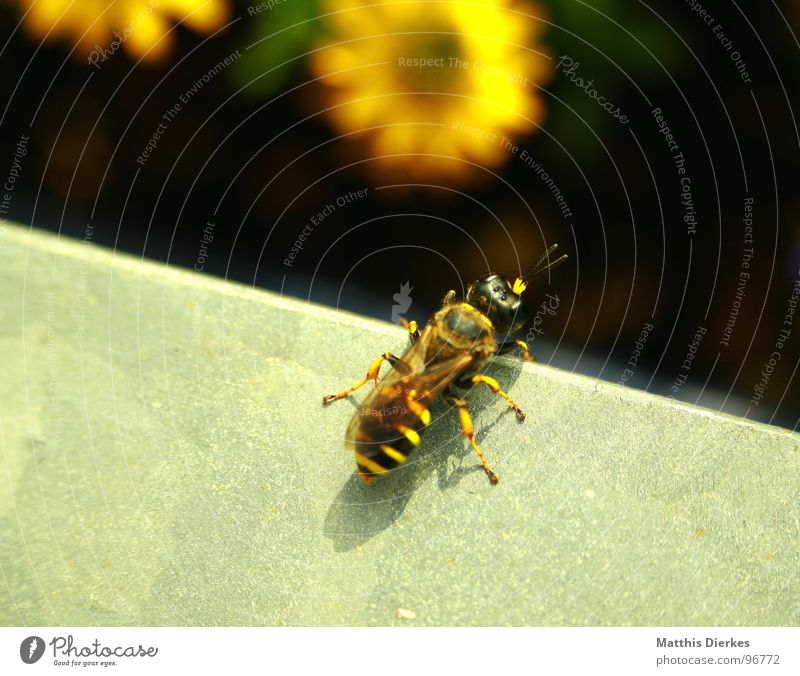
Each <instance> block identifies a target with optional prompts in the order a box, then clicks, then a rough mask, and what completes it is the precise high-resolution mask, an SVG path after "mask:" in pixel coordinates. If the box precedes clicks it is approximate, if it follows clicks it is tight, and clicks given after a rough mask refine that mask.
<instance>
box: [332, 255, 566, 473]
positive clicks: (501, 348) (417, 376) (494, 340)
mask: <svg viewBox="0 0 800 676" xmlns="http://www.w3.org/2000/svg"><path fill="white" fill-rule="evenodd" d="M557 247H558V245H557V244H554V245H553V246H551V247H550V248H548V249H547V250H546V251H545V252H544V253H543V254H542V255H541V257H540V258H539V260H537V261H536V263H534V264H533V265H532V266H531V267H530V268H529V269H528V270H527V271H526V272H525V274H523V275H522V276H520V277H517V278H516V279H515V280H514V283H513V284H512V283H511V282H509V281H508V279H507V278H506V277H505V276H503V275H499V274H494V273H491V274H489V275H487V276H486V277H483V278H482V279H479V280H477V281H475V282H473V283H472V284H470V285H469V286H468V287H467V293H466V297H465V298H464V300H463V301H461V302H459V301H458V300H457V299H456V292H455V291H453V290H450V291H448V292H447V294H446V295H445V297H444V299H443V301H442V307H441V309H439V310H438V311H437V312H435V313H434V314H433V316H432V317H431V319H430V321H429V322H428V323H427V324H426V326H425V328H424V330H423V331H422V333H420V331H419V328H418V326H417V323H416V322H414V321H411V322H406V321H405V320H403V323H404V324H405V326H406V328H407V330H408V334H409V340H410V343H411V344H410V346H409V348H408V350H407V351H406V353H405V354H404V355H403V356H402V357H396V356H395V355H393V354H391V353H390V352H385V353H384V354H382V355H381V356H380V357H378V358H377V359H375V361H373V362H372V364H371V365H370V367H369V369H368V370H367V374H366V375H365V376H364V377H363V378H362V379H361V380H359V381H358V382H357V383H356V384H355V385H353V386H352V387H350V388H349V389H347V390H344V391H343V392H340V393H339V394H332V395H328V396H326V397H324V398H323V399H322V403H323V404H330V403H331V402H333V401H336V400H337V399H342V398H344V397H346V396H348V395H350V394H351V393H352V392H355V391H356V390H357V389H359V388H360V387H362V386H363V385H366V384H367V383H368V382H370V381H372V382H373V383H375V389H374V390H373V391H372V392H371V393H370V394H369V396H368V397H367V398H366V399H365V401H364V403H363V404H362V405H361V406H360V407H359V408H358V409H357V410H356V413H355V414H354V415H353V418H352V420H351V421H350V425H349V426H348V428H347V433H346V434H345V446H346V447H347V448H348V449H350V450H351V451H352V452H353V454H354V455H355V461H356V466H357V468H358V475H359V477H360V478H361V480H362V481H364V482H365V483H368V484H369V483H372V482H373V481H374V480H375V478H376V477H379V476H386V475H387V474H389V472H391V471H392V470H394V469H396V468H397V467H399V466H400V465H402V464H403V463H405V462H406V461H407V460H408V458H409V456H410V455H411V453H412V452H413V451H414V449H415V448H416V447H417V446H419V444H420V440H421V438H420V434H421V433H422V432H423V431H424V429H425V427H427V426H428V425H429V424H430V422H431V413H430V409H431V406H432V405H433V403H434V402H435V401H436V400H437V399H439V398H442V399H443V400H444V401H445V402H447V403H448V404H449V405H450V406H451V407H453V408H455V409H456V410H457V411H458V416H459V421H460V424H461V432H462V435H463V436H464V437H465V438H467V439H468V440H469V443H470V445H471V446H472V448H473V449H474V451H475V453H476V454H477V455H478V458H479V459H480V462H481V465H482V466H483V470H484V471H485V472H486V475H487V476H488V477H489V480H490V481H491V482H492V484H496V483H497V481H498V477H497V475H496V474H495V473H494V472H493V471H492V469H491V468H490V467H489V463H488V462H487V461H486V457H485V456H484V454H483V452H482V451H481V449H480V447H479V446H478V444H477V443H476V441H475V433H474V430H473V424H472V418H471V416H470V414H469V411H468V410H467V402H466V401H465V400H464V398H463V397H461V396H459V395H458V394H457V393H456V392H454V391H453V388H454V387H455V388H458V389H462V390H463V389H466V388H469V387H472V386H475V385H485V386H487V387H488V388H489V389H490V390H491V391H492V392H493V393H494V394H496V395H497V396H499V397H502V398H503V399H505V401H506V402H507V403H508V405H509V406H510V407H511V408H512V409H513V410H514V412H515V413H516V415H517V418H518V419H519V421H520V422H522V421H523V420H525V414H524V413H523V412H522V409H520V407H519V406H518V405H517V404H516V402H515V401H514V400H513V399H511V397H509V396H508V394H507V393H506V392H504V391H503V390H502V389H501V388H500V384H499V383H498V382H497V380H495V379H494V378H492V377H490V376H487V375H484V374H482V373H481V371H482V370H483V368H484V367H485V366H486V364H487V363H488V362H489V361H490V360H491V359H492V357H493V356H495V355H502V354H507V353H509V352H511V351H512V350H514V349H519V350H520V355H521V357H522V358H523V359H524V360H527V361H535V359H534V357H532V356H531V355H530V354H529V352H528V346H527V345H526V344H525V342H524V341H522V340H514V339H511V338H509V336H511V335H513V334H515V333H517V332H518V331H519V330H520V329H522V327H523V326H524V325H525V323H526V322H527V320H528V311H527V308H526V305H525V301H524V300H523V299H522V294H523V292H524V291H525V289H526V287H527V286H528V284H529V283H530V281H531V280H532V279H533V278H534V277H536V276H537V275H539V274H541V273H543V272H545V271H546V270H549V269H552V268H554V267H555V266H556V265H558V264H559V263H561V262H562V261H564V260H565V259H566V258H567V256H566V254H565V255H563V256H561V257H560V258H558V259H555V260H551V259H550V255H551V254H552V253H553V252H554V251H555V249H556V248H557ZM384 361H386V362H388V363H389V364H390V366H391V370H390V371H388V372H387V373H386V375H385V376H383V378H381V379H380V381H379V380H378V375H379V371H380V368H381V366H382V365H383V362H384Z"/></svg>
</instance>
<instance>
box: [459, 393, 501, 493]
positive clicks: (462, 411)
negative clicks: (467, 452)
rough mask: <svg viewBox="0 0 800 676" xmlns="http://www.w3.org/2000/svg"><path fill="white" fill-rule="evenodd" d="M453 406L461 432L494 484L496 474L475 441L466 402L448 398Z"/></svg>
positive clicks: (496, 479) (496, 478)
mask: <svg viewBox="0 0 800 676" xmlns="http://www.w3.org/2000/svg"><path fill="white" fill-rule="evenodd" d="M450 403H452V404H453V405H454V406H457V407H458V418H459V421H460V422H461V433H462V434H463V435H464V436H465V437H466V438H467V439H469V443H470V445H471V446H472V448H473V450H474V451H475V452H476V453H477V454H478V459H479V460H480V461H481V465H483V471H484V472H486V476H488V477H489V481H491V482H492V483H493V484H496V483H497V482H498V481H499V479H498V477H497V475H496V474H495V473H494V472H493V471H492V468H491V467H489V463H488V462H486V458H485V457H484V455H483V451H481V449H480V447H479V446H478V444H477V442H476V441H475V432H474V431H473V429H472V418H471V417H470V415H469V411H468V410H467V402H466V401H464V400H463V399H452V400H450Z"/></svg>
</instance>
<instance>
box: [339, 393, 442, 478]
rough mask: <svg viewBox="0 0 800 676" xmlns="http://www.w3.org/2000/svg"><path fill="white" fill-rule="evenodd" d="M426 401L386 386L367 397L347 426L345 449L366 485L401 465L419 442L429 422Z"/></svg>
mask: <svg viewBox="0 0 800 676" xmlns="http://www.w3.org/2000/svg"><path fill="white" fill-rule="evenodd" d="M430 403H431V402H430V400H429V399H428V398H427V397H423V396H420V395H418V394H417V393H416V392H414V391H413V390H411V391H409V392H403V391H402V389H399V388H396V387H387V388H384V389H383V390H381V391H380V392H378V393H376V394H375V395H373V396H371V397H368V399H367V401H366V402H365V404H364V406H363V407H362V408H360V409H359V411H358V412H357V413H356V415H355V416H354V417H353V420H352V422H351V423H350V428H349V429H348V433H347V442H348V444H347V445H348V447H349V448H350V449H351V450H352V451H353V453H354V454H355V460H356V465H357V466H358V472H359V476H360V477H361V479H362V480H363V481H365V482H367V483H371V482H372V481H374V479H375V477H376V476H385V475H386V474H388V473H389V472H390V471H391V470H393V469H395V468H397V467H399V466H400V465H402V464H403V463H404V462H405V461H406V460H407V459H408V457H409V456H410V455H411V453H413V451H414V449H415V448H416V447H417V446H418V445H419V443H420V433H421V432H422V430H423V429H424V428H425V426H426V425H428V424H429V423H430V420H431V414H430V410H429V406H430Z"/></svg>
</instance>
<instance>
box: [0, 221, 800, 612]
mask: <svg viewBox="0 0 800 676" xmlns="http://www.w3.org/2000/svg"><path fill="white" fill-rule="evenodd" d="M0 257H2V264H1V265H0V288H2V289H3V296H2V300H0V354H2V355H3V377H2V379H0V397H2V399H1V400H2V402H3V405H2V408H1V409H0V449H2V456H3V457H2V461H1V462H0V541H2V543H3V546H2V549H0V569H1V572H2V581H1V582H0V622H1V623H2V624H6V625H7V624H28V625H51V624H63V625H126V624H145V625H149V624H158V625H182V624H206V625H212V624H213V625H217V624H223V625H224V624H246V625H282V624H346V625H387V624H406V625H409V624H410V625H413V624H420V625H496V624H499V625H506V624H531V625H583V624H589V625H628V624H631V625H797V624H798V623H800V566H798V561H800V544H799V543H800V507H798V506H799V505H800V436H798V435H796V434H792V433H791V432H788V431H784V430H781V429H777V428H771V427H767V426H764V425H760V424H757V423H752V422H749V421H743V420H739V419H737V418H733V417H730V416H727V415H721V414H718V413H715V412H712V411H708V410H705V409H700V408H696V407H692V406H688V405H685V404H680V403H677V402H673V401H670V400H667V399H663V398H660V397H656V396H652V395H649V394H645V393H642V392H638V391H633V390H628V389H625V388H621V387H618V386H616V385H611V384H607V383H602V382H598V381H595V380H592V379H588V378H584V377H581V376H576V375H572V374H569V373H564V372H561V371H557V370H555V369H551V368H547V367H543V366H539V365H524V367H523V366H522V365H521V364H519V363H517V362H515V361H504V363H502V364H501V363H499V362H498V363H497V364H495V367H494V369H493V371H492V373H493V375H495V377H497V378H498V379H499V380H500V381H501V382H502V383H503V384H504V385H505V386H508V388H509V389H510V391H511V392H512V394H513V396H514V398H515V399H516V400H517V401H518V402H519V403H520V405H521V406H522V407H523V409H525V410H526V412H527V413H528V420H527V421H526V422H525V423H524V424H519V423H518V422H517V421H516V419H515V417H514V415H513V414H512V413H511V412H510V411H508V410H507V408H506V407H505V405H504V404H503V402H502V401H497V400H495V399H494V398H493V397H491V396H490V395H488V394H480V395H478V396H473V397H472V401H473V403H472V404H471V407H472V409H473V410H474V411H475V419H476V428H477V429H478V440H479V442H480V443H481V444H482V446H483V448H484V450H485V451H486V453H487V455H488V457H489V458H490V462H491V463H492V465H493V467H494V469H495V470H496V471H497V473H498V474H499V475H500V478H501V481H500V483H499V485H497V486H496V487H492V486H491V485H490V484H489V482H488V481H487V479H486V477H485V476H484V474H483V472H482V471H481V469H480V466H479V465H478V464H477V463H476V461H475V458H474V456H473V454H472V452H471V451H470V450H469V447H468V445H467V444H466V443H465V442H464V441H463V440H461V439H459V437H458V425H457V421H456V420H455V419H454V417H453V416H452V415H451V414H447V412H446V411H445V410H443V409H442V410H438V411H434V413H435V415H434V418H435V422H434V423H433V424H432V426H431V428H430V430H429V431H428V433H427V434H426V435H425V437H424V442H423V444H422V446H421V447H420V449H419V451H418V455H417V457H416V459H415V460H416V461H415V462H411V463H409V465H408V466H407V467H405V468H403V469H402V470H400V471H398V472H396V473H395V474H394V476H391V477H389V478H388V479H386V480H383V481H381V482H379V483H376V484H375V485H374V486H372V487H365V486H362V485H361V484H360V482H359V481H358V480H357V479H356V478H355V476H354V463H353V460H352V458H351V457H350V456H349V454H348V453H347V452H346V451H344V450H343V448H342V438H343V435H344V430H345V427H346V425H347V422H348V420H349V418H350V416H351V415H352V413H353V408H354V406H355V405H356V404H357V402H358V401H360V399H361V398H362V397H363V395H360V396H357V397H355V398H354V400H353V401H341V402H337V403H336V404H334V405H333V406H331V407H327V408H323V407H322V406H321V404H320V399H321V397H322V395H323V394H327V393H329V392H332V391H335V390H338V389H340V388H342V387H345V386H347V385H349V384H352V382H354V381H355V380H356V379H357V378H359V377H360V376H361V375H362V373H363V371H364V369H365V368H366V367H367V365H368V364H369V362H370V360H371V359H372V358H374V357H375V356H376V355H377V354H379V353H381V352H383V351H385V350H387V349H388V350H392V351H394V352H398V353H399V352H402V350H403V349H404V346H405V335H404V332H403V331H401V330H399V329H398V328H396V327H393V326H391V325H387V324H382V323H380V322H375V321H371V320H367V319H364V318H360V317H355V316H353V315H349V314H347V313H339V312H335V311H332V310H330V309H326V308H319V307H316V306H310V305H306V304H305V303H303V302H302V301H299V300H296V299H285V298H283V299H282V298H280V297H278V296H276V295H274V294H270V293H265V292H262V291H256V290H252V289H248V288H245V287H242V286H239V285H234V284H229V283H225V282H223V281H221V280H218V279H214V278H209V277H206V276H203V275H200V274H192V273H189V272H185V271H181V270H175V269H171V268H167V267H165V266H162V265H158V264H153V263H142V262H140V261H137V260H135V259H132V258H129V257H126V256H120V255H114V254H112V253H111V252H107V251H104V250H99V249H96V248H93V247H91V246H88V245H85V244H81V243H77V242H67V241H63V240H61V241H59V240H57V239H55V238H54V237H52V236H50V235H45V234H41V233H33V234H31V233H29V232H28V231H27V230H24V229H21V228H13V227H6V228H5V229H3V230H0ZM475 394H476V395H477V393H475ZM437 414H438V415H437Z"/></svg>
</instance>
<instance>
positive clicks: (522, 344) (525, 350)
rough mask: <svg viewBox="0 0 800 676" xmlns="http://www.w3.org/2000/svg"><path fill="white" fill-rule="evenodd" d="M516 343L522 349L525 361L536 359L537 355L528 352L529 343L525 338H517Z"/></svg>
mask: <svg viewBox="0 0 800 676" xmlns="http://www.w3.org/2000/svg"><path fill="white" fill-rule="evenodd" d="M514 343H515V344H516V346H517V347H518V348H519V349H520V350H522V358H523V359H524V360H525V361H536V357H534V356H533V355H532V354H531V353H530V352H528V343H526V342H525V341H524V340H515V341H514Z"/></svg>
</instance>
